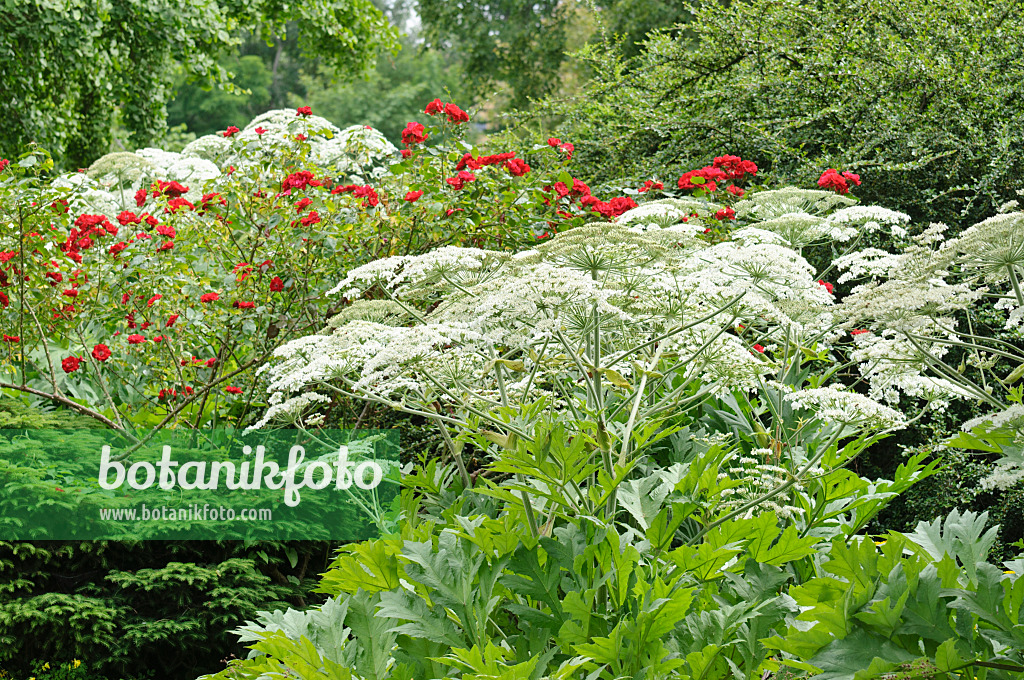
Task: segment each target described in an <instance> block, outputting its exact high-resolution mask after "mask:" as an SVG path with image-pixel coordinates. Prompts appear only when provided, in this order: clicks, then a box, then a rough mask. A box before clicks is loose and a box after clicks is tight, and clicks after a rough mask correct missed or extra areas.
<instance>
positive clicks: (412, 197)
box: [405, 191, 423, 203]
mask: <svg viewBox="0 0 1024 680" xmlns="http://www.w3.org/2000/svg"><path fill="white" fill-rule="evenodd" d="M422 195H423V192H422V191H410V192H409V193H407V194H406V195H405V200H407V201H409V202H410V203H415V202H416V201H418V200H420V197H421V196H422Z"/></svg>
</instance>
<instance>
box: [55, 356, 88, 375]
mask: <svg viewBox="0 0 1024 680" xmlns="http://www.w3.org/2000/svg"><path fill="white" fill-rule="evenodd" d="M82 361H84V360H83V359H82V357H64V358H63V359H62V360H61V362H60V367H61V368H63V369H64V372H65V373H74V372H75V371H77V370H78V368H79V366H81V365H82Z"/></svg>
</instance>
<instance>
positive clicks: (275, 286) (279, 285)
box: [270, 276, 284, 293]
mask: <svg viewBox="0 0 1024 680" xmlns="http://www.w3.org/2000/svg"><path fill="white" fill-rule="evenodd" d="M270 290H271V291H272V292H274V293H280V292H281V291H282V290H284V281H282V280H281V277H280V276H275V277H274V278H273V279H271V281H270Z"/></svg>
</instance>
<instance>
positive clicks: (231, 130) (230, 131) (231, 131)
mask: <svg viewBox="0 0 1024 680" xmlns="http://www.w3.org/2000/svg"><path fill="white" fill-rule="evenodd" d="M236 132H239V129H238V128H236V127H235V126H234V125H229V126H228V129H227V130H225V131H224V136H225V137H231V136H232V135H234V134H235V133H236Z"/></svg>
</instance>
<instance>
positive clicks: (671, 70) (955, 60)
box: [530, 0, 1024, 223]
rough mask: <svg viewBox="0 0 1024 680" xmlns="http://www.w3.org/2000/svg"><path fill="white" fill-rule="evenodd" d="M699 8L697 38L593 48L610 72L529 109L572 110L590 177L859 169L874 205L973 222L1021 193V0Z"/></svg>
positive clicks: (665, 36) (802, 178)
mask: <svg viewBox="0 0 1024 680" xmlns="http://www.w3.org/2000/svg"><path fill="white" fill-rule="evenodd" d="M692 11H693V13H694V17H693V20H692V21H691V22H690V23H689V24H688V25H687V26H686V27H685V28H686V29H687V30H686V31H685V32H682V31H680V30H678V29H679V28H682V27H676V30H671V31H667V32H662V33H660V34H657V35H656V36H655V37H653V38H652V39H650V40H649V41H648V42H647V44H646V46H645V48H644V49H643V51H642V52H641V53H640V55H639V56H637V57H636V58H633V59H628V58H625V57H623V55H622V52H621V50H619V49H617V48H616V47H615V46H613V45H612V46H591V47H590V48H587V49H585V50H584V51H583V52H581V53H580V54H579V55H577V56H579V57H581V58H583V59H585V60H587V61H588V62H589V63H590V64H591V65H592V66H593V67H594V69H595V71H596V73H597V77H596V78H594V79H593V80H592V81H591V82H589V83H588V84H587V86H586V87H585V88H584V89H583V90H582V92H581V93H579V94H578V95H577V96H575V97H572V98H568V99H555V98H552V99H551V100H549V101H548V102H547V103H546V105H544V106H541V107H539V109H536V110H535V111H534V112H533V113H532V114H530V115H535V116H550V115H557V116H563V117H564V119H563V120H564V122H563V124H562V129H561V130H560V133H561V135H562V136H563V137H566V138H571V139H572V140H573V141H574V142H575V143H576V144H577V146H576V150H577V154H578V158H579V160H580V161H581V166H582V167H585V168H588V169H589V171H590V176H589V177H588V179H590V180H595V181H596V180H611V179H613V178H616V179H617V178H623V177H626V176H633V177H634V178H646V177H647V176H651V175H653V174H657V175H659V176H661V177H663V178H668V177H669V175H671V174H672V173H673V172H675V171H676V170H680V171H682V170H687V169H689V168H691V167H698V166H700V165H703V164H705V163H707V162H709V161H710V160H711V159H712V158H713V157H714V156H718V155H721V154H722V153H726V152H728V153H734V154H738V155H740V156H742V157H743V158H750V159H753V160H755V161H756V162H757V163H758V165H759V166H761V167H762V168H763V169H765V170H769V171H770V173H771V176H772V178H773V179H774V180H775V181H777V182H779V183H794V184H798V185H807V184H808V182H812V183H813V181H814V180H815V179H816V178H817V176H818V175H819V174H820V173H821V171H822V170H823V169H824V168H828V167H837V168H841V169H843V170H851V171H853V172H859V173H861V174H862V175H863V176H864V178H865V181H864V185H863V186H862V187H861V188H860V191H859V195H860V196H861V198H862V200H864V201H866V202H878V203H882V204H885V205H888V206H890V207H892V208H898V209H900V210H903V211H905V212H908V213H910V214H911V215H913V216H914V218H915V219H917V220H924V221H928V220H937V221H947V222H948V221H952V220H956V219H957V215H960V216H961V219H962V220H963V221H964V222H965V223H967V222H970V221H972V220H974V221H976V220H978V219H981V218H982V217H984V216H987V215H989V214H991V211H992V210H993V208H994V207H997V206H998V205H999V204H1000V203H1002V202H1003V201H1006V200H1009V199H1011V198H1013V197H1014V190H1015V189H1017V188H1020V186H1021V183H1022V179H1024V155H1022V153H1021V152H1022V148H1024V128H1022V127H1021V126H1020V124H1019V118H1018V117H1017V116H1016V115H1014V114H1012V113H1011V112H1019V111H1020V109H1021V105H1022V101H1024V80H1022V78H1021V75H1022V71H1024V52H1022V51H1021V49H1020V44H1021V43H1020V37H1019V36H1020V35H1021V34H1022V33H1024V11H1022V2H1021V1H1020V0H1011V1H1010V2H1003V1H997V0H981V1H980V2H974V1H968V0H951V1H950V2H945V3H934V2H930V1H928V0H909V1H908V2H900V3H892V2H875V1H873V0H852V1H851V2H845V3H834V2H827V1H825V0H815V1H812V2H796V1H792V0H750V1H749V2H736V3H732V4H731V5H729V6H728V7H723V5H722V4H721V3H719V2H717V1H715V0H703V1H700V0H699V1H698V2H695V3H694V4H693V8H692ZM676 176H678V173H677V175H676Z"/></svg>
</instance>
